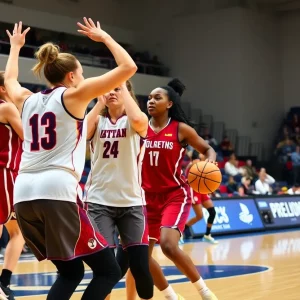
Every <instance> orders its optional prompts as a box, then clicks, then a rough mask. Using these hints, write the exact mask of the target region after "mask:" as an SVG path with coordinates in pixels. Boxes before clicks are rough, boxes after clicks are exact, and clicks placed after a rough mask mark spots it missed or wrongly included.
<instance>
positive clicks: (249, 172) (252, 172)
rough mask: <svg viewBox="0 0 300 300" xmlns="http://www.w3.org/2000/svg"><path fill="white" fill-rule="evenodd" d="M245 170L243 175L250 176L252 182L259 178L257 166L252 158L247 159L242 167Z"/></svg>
mask: <svg viewBox="0 0 300 300" xmlns="http://www.w3.org/2000/svg"><path fill="white" fill-rule="evenodd" d="M242 169H243V170H244V172H243V175H244V176H245V177H249V178H250V179H251V182H255V181H256V180H257V172H256V168H255V167H254V166H253V165H252V160H251V159H248V160H247V161H246V165H245V166H243V167H242Z"/></svg>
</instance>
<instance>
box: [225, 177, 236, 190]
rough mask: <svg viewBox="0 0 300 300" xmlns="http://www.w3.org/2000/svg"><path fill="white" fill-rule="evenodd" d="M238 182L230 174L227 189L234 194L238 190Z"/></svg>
mask: <svg viewBox="0 0 300 300" xmlns="http://www.w3.org/2000/svg"><path fill="white" fill-rule="evenodd" d="M237 189H238V184H237V183H236V182H235V180H234V178H233V176H229V178H228V183H227V191H228V193H229V194H234V193H235V192H237Z"/></svg>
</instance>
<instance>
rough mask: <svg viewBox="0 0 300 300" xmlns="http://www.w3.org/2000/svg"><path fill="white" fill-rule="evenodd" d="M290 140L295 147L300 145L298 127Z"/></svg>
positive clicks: (299, 129)
mask: <svg viewBox="0 0 300 300" xmlns="http://www.w3.org/2000/svg"><path fill="white" fill-rule="evenodd" d="M292 139H293V141H294V142H295V144H296V145H300V127H298V126H297V127H296V128H295V132H294V133H293V134H292Z"/></svg>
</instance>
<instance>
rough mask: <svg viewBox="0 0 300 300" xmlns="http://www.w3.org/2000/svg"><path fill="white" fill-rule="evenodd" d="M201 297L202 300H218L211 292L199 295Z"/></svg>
mask: <svg viewBox="0 0 300 300" xmlns="http://www.w3.org/2000/svg"><path fill="white" fill-rule="evenodd" d="M201 297H202V300H218V298H217V296H216V295H215V294H214V293H213V292H212V291H211V290H209V291H208V292H206V293H205V294H203V295H201Z"/></svg>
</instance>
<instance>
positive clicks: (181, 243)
mask: <svg viewBox="0 0 300 300" xmlns="http://www.w3.org/2000/svg"><path fill="white" fill-rule="evenodd" d="M183 244H184V239H183V235H181V237H180V239H179V241H178V245H183Z"/></svg>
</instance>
